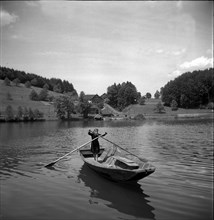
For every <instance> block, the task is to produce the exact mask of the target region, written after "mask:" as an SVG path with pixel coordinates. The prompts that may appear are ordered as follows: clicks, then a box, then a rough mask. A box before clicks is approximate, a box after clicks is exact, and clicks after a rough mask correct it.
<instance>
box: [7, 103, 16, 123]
mask: <svg viewBox="0 0 214 220" xmlns="http://www.w3.org/2000/svg"><path fill="white" fill-rule="evenodd" d="M5 114H6V117H5V118H6V121H11V120H13V119H14V113H13V108H12V106H11V105H8V106H7V107H6V110H5Z"/></svg>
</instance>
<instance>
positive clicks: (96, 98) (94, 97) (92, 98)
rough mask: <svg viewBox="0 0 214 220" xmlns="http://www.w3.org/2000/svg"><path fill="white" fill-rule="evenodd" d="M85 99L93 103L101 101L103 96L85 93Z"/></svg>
mask: <svg viewBox="0 0 214 220" xmlns="http://www.w3.org/2000/svg"><path fill="white" fill-rule="evenodd" d="M85 99H86V100H87V101H88V102H90V103H93V104H98V103H101V102H103V98H102V97H100V96H99V95H97V94H96V95H85Z"/></svg>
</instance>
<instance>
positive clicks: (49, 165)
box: [45, 135, 102, 167]
mask: <svg viewBox="0 0 214 220" xmlns="http://www.w3.org/2000/svg"><path fill="white" fill-rule="evenodd" d="M99 137H102V135H100V136H98V137H96V138H94V139H92V140H91V141H88V142H87V143H85V144H83V145H81V146H79V147H77V148H75V149H74V150H72V151H70V152H69V153H67V154H65V155H64V156H62V157H60V158H58V159H57V160H55V161H53V162H51V163H49V164H47V165H45V167H51V166H53V165H54V164H55V163H57V162H58V161H59V160H61V159H63V158H64V157H66V156H68V155H69V154H72V153H73V152H75V151H77V150H79V149H80V148H82V147H84V146H85V145H87V144H89V143H91V142H92V141H94V140H96V139H98V138H99Z"/></svg>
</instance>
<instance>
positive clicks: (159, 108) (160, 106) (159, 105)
mask: <svg viewBox="0 0 214 220" xmlns="http://www.w3.org/2000/svg"><path fill="white" fill-rule="evenodd" d="M154 111H155V112H158V113H163V112H165V108H164V106H163V104H162V103H161V102H158V103H157V105H156V106H155V108H154Z"/></svg>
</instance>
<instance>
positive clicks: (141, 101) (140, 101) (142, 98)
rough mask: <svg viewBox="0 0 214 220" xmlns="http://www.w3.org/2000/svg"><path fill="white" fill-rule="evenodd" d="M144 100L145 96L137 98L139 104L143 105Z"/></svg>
mask: <svg viewBox="0 0 214 220" xmlns="http://www.w3.org/2000/svg"><path fill="white" fill-rule="evenodd" d="M145 101H146V97H145V96H142V97H141V98H140V99H139V104H140V105H145Z"/></svg>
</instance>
